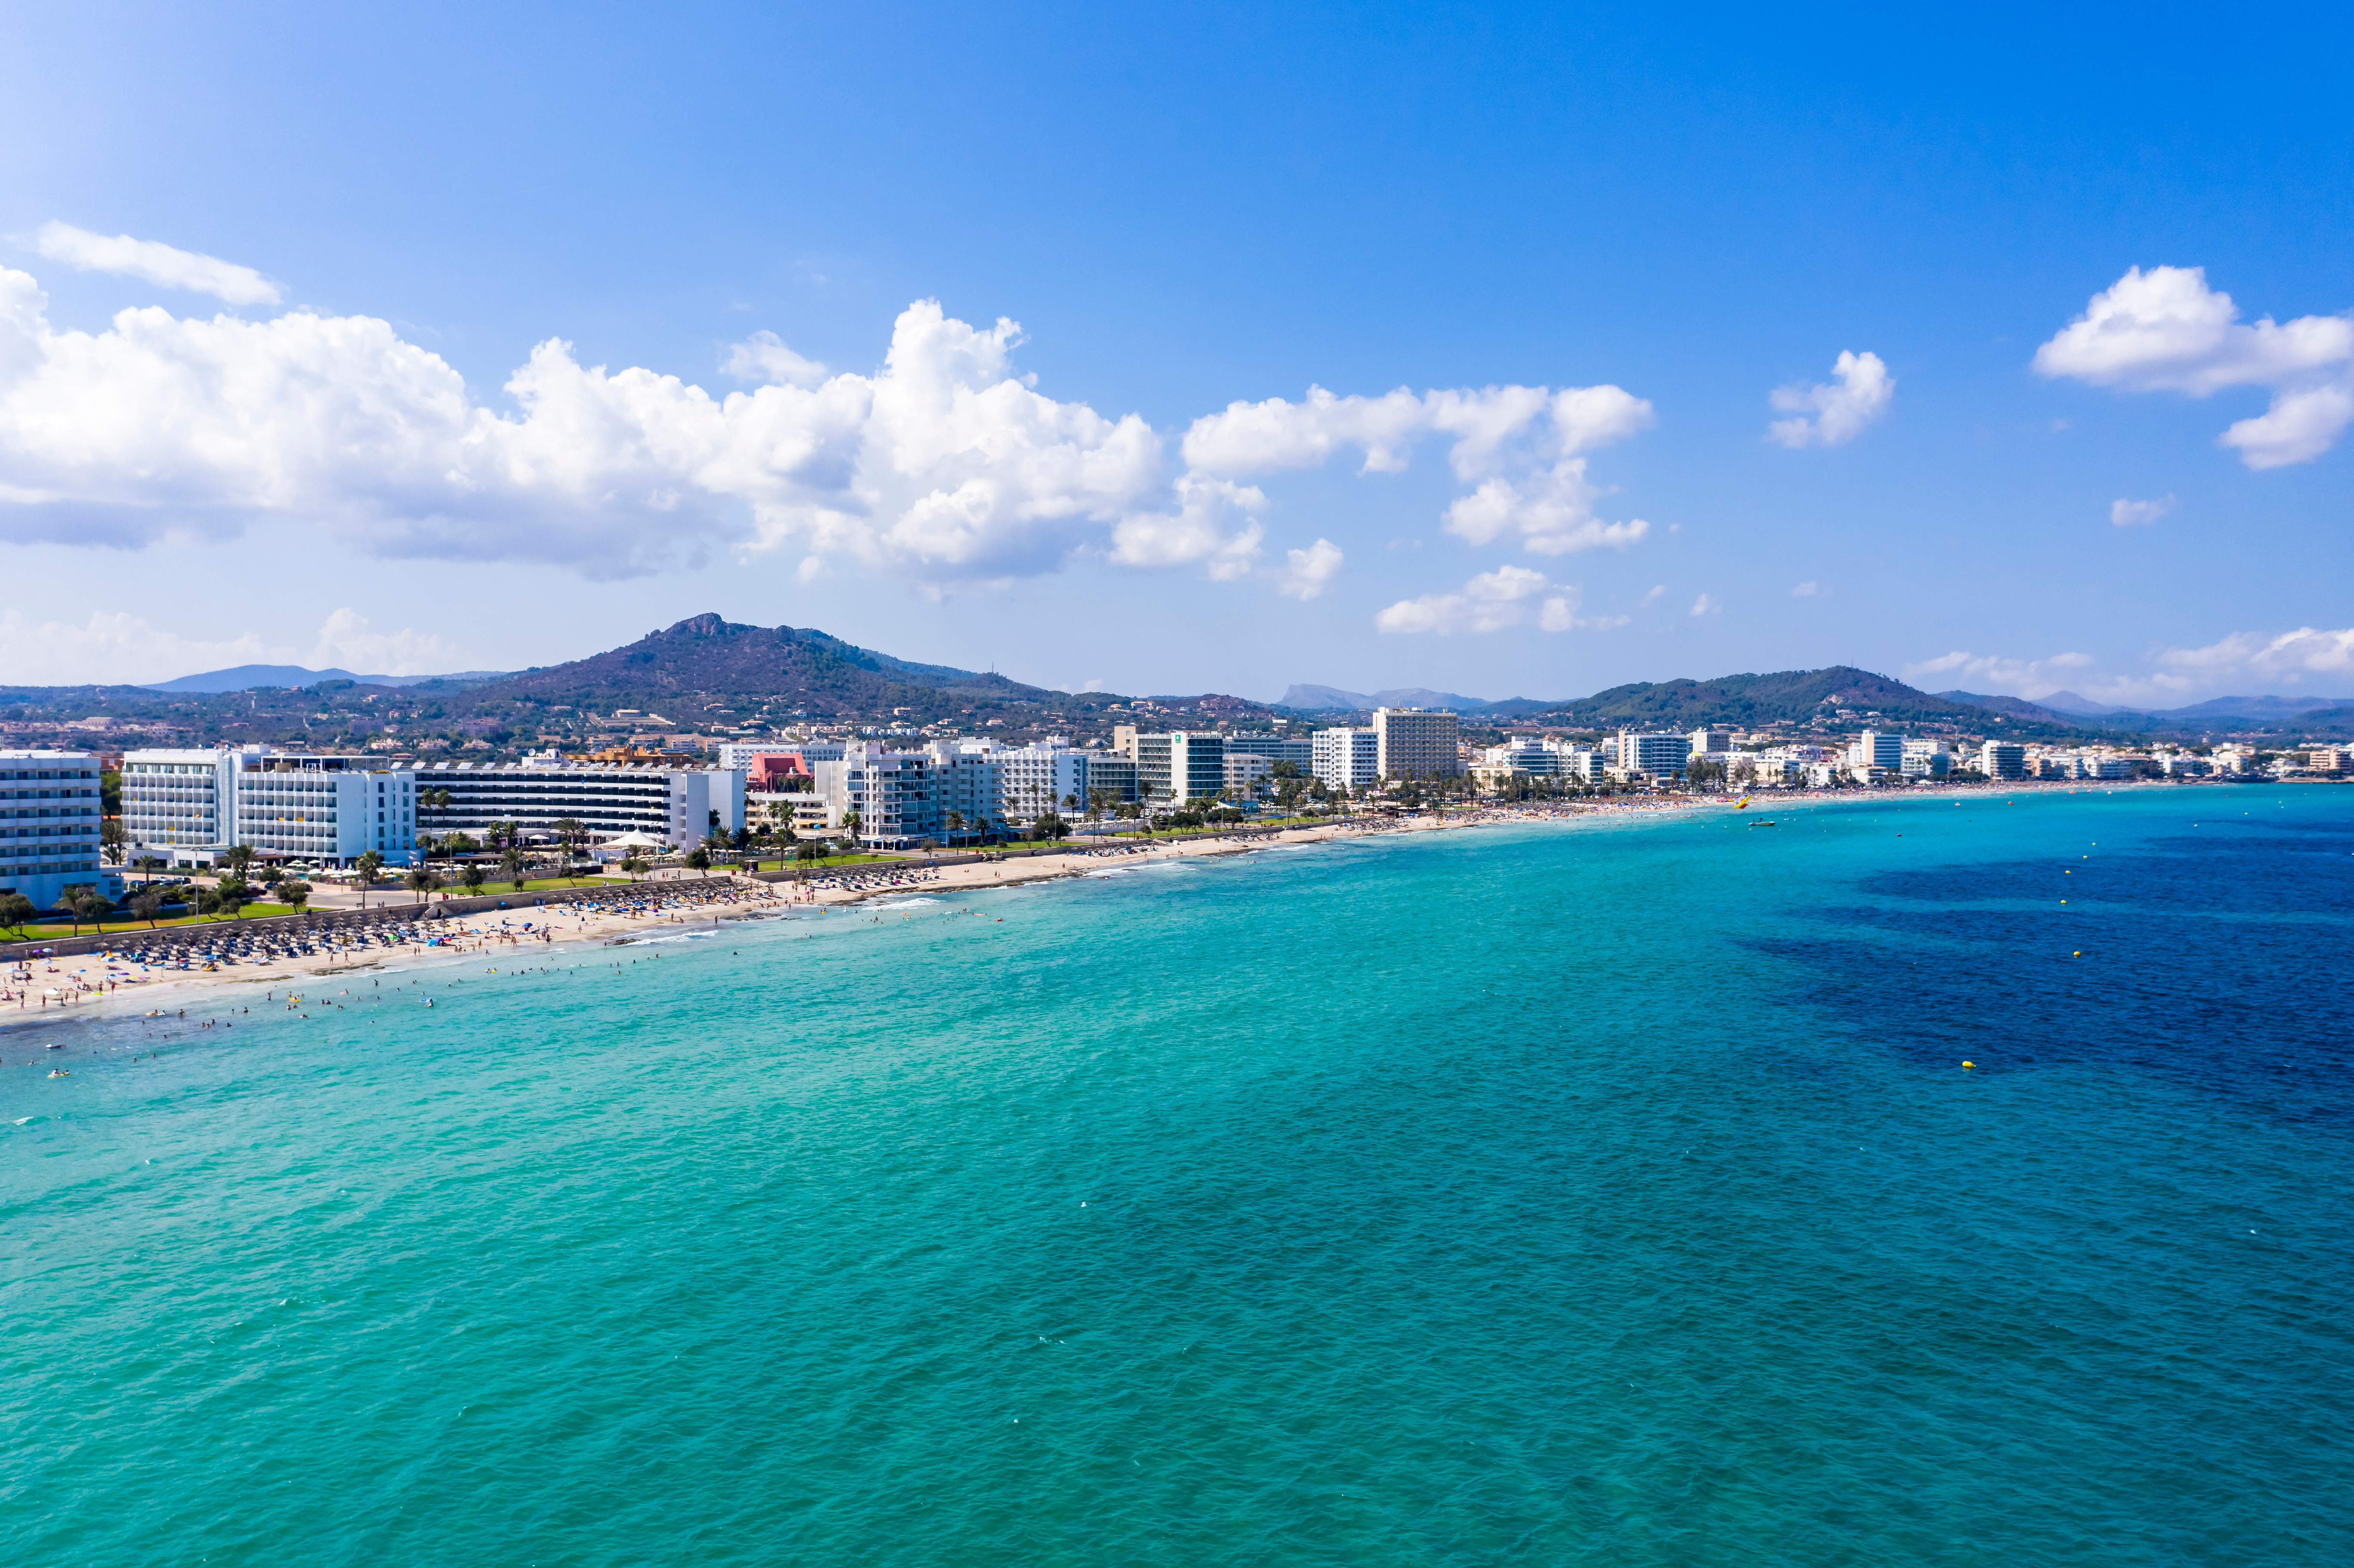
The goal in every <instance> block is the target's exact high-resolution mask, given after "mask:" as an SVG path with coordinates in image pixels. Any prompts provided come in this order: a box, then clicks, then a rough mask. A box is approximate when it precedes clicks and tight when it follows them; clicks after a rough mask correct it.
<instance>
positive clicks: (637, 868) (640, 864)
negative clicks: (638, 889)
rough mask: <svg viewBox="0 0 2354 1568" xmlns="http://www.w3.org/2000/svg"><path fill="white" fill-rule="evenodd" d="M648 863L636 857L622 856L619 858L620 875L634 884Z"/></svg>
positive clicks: (630, 855) (631, 855)
mask: <svg viewBox="0 0 2354 1568" xmlns="http://www.w3.org/2000/svg"><path fill="white" fill-rule="evenodd" d="M647 864H648V862H646V861H645V860H643V859H642V858H640V857H639V856H637V855H633V854H629V855H623V856H622V857H621V874H623V875H625V876H627V877H628V878H629V879H630V880H631V882H635V881H637V879H638V876H639V874H641V873H642V872H643V871H644V870H645V869H646V867H647Z"/></svg>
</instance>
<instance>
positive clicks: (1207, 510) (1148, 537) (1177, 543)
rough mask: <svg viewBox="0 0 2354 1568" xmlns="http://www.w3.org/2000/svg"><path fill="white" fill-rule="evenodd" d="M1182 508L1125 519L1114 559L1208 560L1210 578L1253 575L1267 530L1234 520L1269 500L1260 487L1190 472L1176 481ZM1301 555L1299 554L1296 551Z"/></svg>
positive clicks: (1136, 563) (1132, 562) (1128, 562)
mask: <svg viewBox="0 0 2354 1568" xmlns="http://www.w3.org/2000/svg"><path fill="white" fill-rule="evenodd" d="M1177 500H1178V506H1177V510H1176V511H1175V512H1174V513H1173V514H1161V513H1151V514H1140V515H1136V516H1129V517H1123V518H1121V519H1120V521H1119V524H1117V525H1116V526H1115V527H1114V528H1113V529H1112V535H1111V538H1112V549H1111V559H1112V561H1113V563H1114V564H1115V565H1118V566H1123V567H1182V566H1190V565H1192V564H1193V563H1195V562H1197V561H1199V562H1206V563H1207V564H1208V570H1209V575H1210V577H1212V578H1213V579H1214V580H1217V581H1220V582H1232V581H1233V580H1234V579H1235V578H1236V577H1243V576H1246V575H1247V574H1248V572H1249V571H1250V568H1251V563H1252V562H1253V561H1255V560H1257V558H1258V555H1259V542H1260V540H1262V539H1263V538H1265V537H1266V531H1265V530H1264V529H1262V528H1261V527H1260V526H1259V525H1258V524H1257V523H1256V522H1246V523H1245V524H1244V525H1243V526H1242V527H1240V528H1235V527H1234V526H1233V519H1234V518H1235V516H1237V515H1240V514H1247V513H1251V512H1256V511H1257V510H1259V509H1260V508H1262V507H1264V506H1265V505H1266V504H1267V497H1266V496H1264V495H1262V494H1260V493H1259V492H1258V490H1257V487H1255V486H1252V485H1247V484H1236V483H1235V482H1232V481H1231V480H1223V479H1204V478H1201V477H1200V476H1198V475H1195V474H1187V475H1186V476H1185V477H1184V478H1182V479H1181V480H1179V481H1178V482H1177ZM1295 553H1296V552H1295Z"/></svg>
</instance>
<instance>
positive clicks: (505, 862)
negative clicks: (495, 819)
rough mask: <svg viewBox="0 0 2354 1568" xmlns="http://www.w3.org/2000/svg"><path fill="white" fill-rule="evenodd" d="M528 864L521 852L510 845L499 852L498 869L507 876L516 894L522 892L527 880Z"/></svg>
mask: <svg viewBox="0 0 2354 1568" xmlns="http://www.w3.org/2000/svg"><path fill="white" fill-rule="evenodd" d="M510 825H512V824H510ZM530 863H531V862H530V861H529V859H528V858H527V857H526V856H525V854H524V853H523V851H521V850H519V849H517V848H515V846H514V844H512V843H510V844H508V845H507V847H506V848H505V849H504V850H501V851H500V852H499V869H500V870H501V871H504V872H505V873H506V874H507V880H508V881H509V882H511V883H513V884H514V890H515V891H516V892H517V893H521V892H522V891H523V885H524V884H525V882H526V881H528V880H529V878H528V877H527V876H526V875H525V872H526V870H527V868H528V867H529V866H530Z"/></svg>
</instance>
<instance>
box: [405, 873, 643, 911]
mask: <svg viewBox="0 0 2354 1568" xmlns="http://www.w3.org/2000/svg"><path fill="white" fill-rule="evenodd" d="M628 880H629V879H628V878H626V877H620V876H580V877H567V876H549V877H542V878H538V879H536V880H534V881H530V882H526V883H525V884H524V885H523V891H524V892H525V893H561V892H565V891H567V890H568V889H572V888H580V887H603V886H605V885H609V884H618V883H622V882H626V881H628ZM445 893H446V894H448V895H450V896H451V897H452V898H512V897H514V895H515V885H514V883H512V882H508V881H506V880H504V878H501V879H497V880H493V881H491V882H486V883H484V884H482V886H480V887H478V888H469V887H468V886H467V885H465V884H464V883H462V882H451V883H445V884H443V885H441V886H440V887H437V888H435V889H434V890H433V892H432V894H431V897H432V898H433V899H434V900H435V901H436V902H439V901H440V897H441V895H443V894H445ZM404 904H405V905H408V906H410V907H411V908H414V907H415V906H416V904H417V895H415V894H414V893H411V892H410V891H409V890H408V889H407V888H406V887H399V886H396V885H392V884H390V883H387V884H385V885H381V886H378V887H376V888H374V889H372V890H370V892H369V893H368V907H369V908H371V909H398V908H399V907H400V906H402V905H404Z"/></svg>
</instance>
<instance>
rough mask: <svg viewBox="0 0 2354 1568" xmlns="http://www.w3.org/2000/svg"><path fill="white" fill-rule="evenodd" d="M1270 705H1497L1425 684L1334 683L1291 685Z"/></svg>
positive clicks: (1468, 709)
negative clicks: (1374, 688)
mask: <svg viewBox="0 0 2354 1568" xmlns="http://www.w3.org/2000/svg"><path fill="white" fill-rule="evenodd" d="M1508 700H1510V699H1508ZM1275 706H1277V707H1279V708H1290V709H1292V710H1294V711H1295V712H1298V713H1327V712H1331V711H1333V710H1335V709H1341V710H1347V711H1352V712H1353V711H1355V710H1357V709H1373V708H1452V709H1454V710H1455V711H1456V712H1457V713H1484V712H1486V711H1487V710H1488V709H1490V708H1492V707H1494V706H1496V704H1494V703H1491V702H1490V701H1489V700H1488V699H1487V698H1485V697H1467V696H1463V695H1461V694H1458V693H1455V692H1434V691H1432V690H1430V689H1429V688H1428V687H1426V686H1400V687H1397V688H1395V689H1394V690H1391V691H1386V692H1344V691H1342V690H1341V688H1340V687H1338V686H1309V685H1294V686H1293V687H1292V688H1291V689H1290V690H1289V691H1288V692H1286V693H1284V694H1283V695H1282V697H1281V698H1280V699H1279V700H1278V701H1277V703H1276V704H1275Z"/></svg>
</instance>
